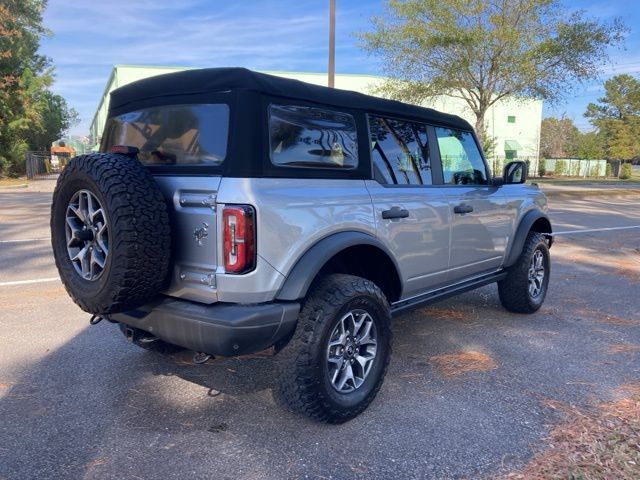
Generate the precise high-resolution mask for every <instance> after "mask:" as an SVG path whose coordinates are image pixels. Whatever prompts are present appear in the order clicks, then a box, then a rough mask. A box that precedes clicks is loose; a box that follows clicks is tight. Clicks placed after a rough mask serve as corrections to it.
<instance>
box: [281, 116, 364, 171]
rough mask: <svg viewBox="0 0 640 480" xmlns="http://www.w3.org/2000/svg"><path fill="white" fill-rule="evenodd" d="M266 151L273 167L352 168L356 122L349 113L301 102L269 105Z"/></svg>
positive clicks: (355, 148) (355, 153)
mask: <svg viewBox="0 0 640 480" xmlns="http://www.w3.org/2000/svg"><path fill="white" fill-rule="evenodd" d="M269 150H270V157H271V163H272V164H273V165H276V166H286V167H298V168H304V167H307V168H323V169H355V168H357V166H358V139H357V133H356V122H355V120H354V118H353V116H352V115H350V114H348V113H343V112H337V111H333V110H324V109H321V108H315V107H307V106H300V105H275V104H272V105H270V106H269Z"/></svg>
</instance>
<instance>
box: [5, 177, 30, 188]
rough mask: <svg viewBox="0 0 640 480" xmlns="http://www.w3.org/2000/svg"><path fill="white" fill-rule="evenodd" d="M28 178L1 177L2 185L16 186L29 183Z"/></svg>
mask: <svg viewBox="0 0 640 480" xmlns="http://www.w3.org/2000/svg"><path fill="white" fill-rule="evenodd" d="M28 183H29V182H28V180H27V179H26V178H0V187H15V186H17V185H26V184H28Z"/></svg>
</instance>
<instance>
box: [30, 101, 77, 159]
mask: <svg viewBox="0 0 640 480" xmlns="http://www.w3.org/2000/svg"><path fill="white" fill-rule="evenodd" d="M39 103H40V107H41V111H40V117H39V122H38V124H37V125H35V126H34V127H33V128H32V129H31V130H30V131H29V134H28V136H27V142H28V144H29V146H30V148H31V149H32V150H49V147H51V144H52V143H53V142H55V141H56V140H58V139H59V138H60V137H62V136H64V134H65V133H66V132H67V131H68V130H69V128H71V127H72V126H73V125H76V124H77V123H78V112H76V111H75V110H74V109H73V108H69V106H68V105H67V102H66V100H65V99H64V98H62V97H61V96H60V95H56V94H54V93H51V92H50V91H48V90H45V91H44V92H43V93H42V95H41V98H40V99H39Z"/></svg>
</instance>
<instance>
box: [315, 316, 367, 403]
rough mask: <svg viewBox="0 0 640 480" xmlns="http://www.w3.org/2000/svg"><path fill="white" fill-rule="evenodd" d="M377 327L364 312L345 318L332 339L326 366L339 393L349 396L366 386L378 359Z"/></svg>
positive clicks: (335, 329) (330, 339)
mask: <svg viewBox="0 0 640 480" xmlns="http://www.w3.org/2000/svg"><path fill="white" fill-rule="evenodd" d="M376 336H377V331H376V326H375V323H374V321H373V318H372V317H371V315H369V313H367V312H366V311H364V310H360V309H356V310H353V311H350V312H348V313H346V314H345V315H343V316H342V318H341V319H340V320H339V321H338V322H337V324H336V326H335V327H334V329H333V332H332V333H331V336H330V337H329V341H328V344H327V366H328V376H329V381H330V382H331V385H332V386H333V388H335V389H336V390H337V391H338V392H340V393H349V392H352V391H354V390H356V389H358V388H360V386H361V385H362V384H363V383H364V381H365V380H366V378H367V375H368V374H369V372H370V371H371V366H372V365H373V362H374V360H375V358H376V351H377V347H376Z"/></svg>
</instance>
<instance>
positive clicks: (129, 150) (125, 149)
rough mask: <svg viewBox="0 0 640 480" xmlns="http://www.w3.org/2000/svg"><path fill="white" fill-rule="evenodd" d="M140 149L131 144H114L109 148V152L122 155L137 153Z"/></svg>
mask: <svg viewBox="0 0 640 480" xmlns="http://www.w3.org/2000/svg"><path fill="white" fill-rule="evenodd" d="M139 152H140V150H139V149H138V148H137V147H130V146H129V145H114V146H112V147H111V148H109V153H120V154H122V155H137V154H138V153H139Z"/></svg>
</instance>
